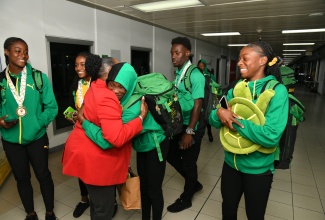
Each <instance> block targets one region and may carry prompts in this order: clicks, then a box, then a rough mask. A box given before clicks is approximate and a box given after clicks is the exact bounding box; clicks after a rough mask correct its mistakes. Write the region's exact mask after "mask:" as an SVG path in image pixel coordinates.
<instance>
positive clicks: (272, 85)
mask: <svg viewBox="0 0 325 220" xmlns="http://www.w3.org/2000/svg"><path fill="white" fill-rule="evenodd" d="M278 85H280V82H279V81H277V80H273V79H271V80H269V81H267V82H266V83H265V84H264V85H263V87H262V89H261V93H262V92H264V91H265V90H266V89H273V90H274V89H275V87H277V86H278Z"/></svg>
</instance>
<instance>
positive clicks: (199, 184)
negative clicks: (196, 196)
mask: <svg viewBox="0 0 325 220" xmlns="http://www.w3.org/2000/svg"><path fill="white" fill-rule="evenodd" d="M202 189H203V185H202V184H201V183H200V182H199V181H198V182H197V183H196V186H195V190H194V193H197V192H199V191H201V190H202Z"/></svg>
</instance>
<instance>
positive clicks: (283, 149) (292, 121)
mask: <svg viewBox="0 0 325 220" xmlns="http://www.w3.org/2000/svg"><path fill="white" fill-rule="evenodd" d="M279 84H280V83H279V82H278V81H276V80H270V81H269V82H267V83H266V84H265V88H262V91H261V93H262V92H263V91H264V90H266V89H273V90H274V89H275V87H276V86H277V85H279ZM288 95H289V114H288V122H287V125H286V128H285V130H284V132H283V134H282V136H281V139H280V143H279V148H278V149H279V150H280V152H279V153H278V154H276V158H275V161H274V168H276V169H289V167H290V163H291V160H292V158H293V151H294V147H295V143H296V136H297V129H298V124H299V122H302V121H304V120H305V118H304V113H305V111H306V110H305V107H304V105H303V104H302V103H301V102H300V101H299V100H298V99H297V98H296V97H294V96H293V95H292V94H290V93H289V94H288Z"/></svg>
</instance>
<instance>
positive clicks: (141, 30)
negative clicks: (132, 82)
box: [0, 0, 229, 147]
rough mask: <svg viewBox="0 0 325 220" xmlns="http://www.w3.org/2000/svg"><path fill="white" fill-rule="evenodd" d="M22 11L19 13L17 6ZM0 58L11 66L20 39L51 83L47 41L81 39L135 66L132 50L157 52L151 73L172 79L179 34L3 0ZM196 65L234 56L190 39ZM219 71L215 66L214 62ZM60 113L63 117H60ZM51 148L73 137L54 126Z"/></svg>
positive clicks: (55, 2) (56, 1)
mask: <svg viewBox="0 0 325 220" xmlns="http://www.w3.org/2000/svg"><path fill="white" fill-rule="evenodd" d="M18 6H19V9H21V11H17V7H18ZM0 9H1V12H2V13H0V43H1V47H0V56H1V62H2V67H3V68H4V67H5V61H4V56H3V46H2V45H3V42H4V41H5V39H7V38H8V37H13V36H16V37H20V38H22V39H24V40H25V41H26V42H27V44H28V46H29V55H30V60H29V62H30V63H31V64H32V65H33V66H34V67H35V68H37V69H40V70H42V71H43V72H45V73H46V74H48V76H49V78H50V80H51V76H52V74H55V73H51V64H50V53H49V52H50V51H49V48H48V41H47V38H46V37H56V38H62V39H78V40H85V41H88V42H93V52H94V53H97V54H99V55H101V54H107V55H111V53H112V50H113V51H120V55H121V57H120V59H121V61H126V62H130V61H131V60H130V59H131V47H132V46H134V47H143V48H148V49H152V62H151V71H153V72H161V73H163V74H165V75H166V77H167V78H168V79H170V80H172V79H173V78H174V75H173V73H174V67H173V65H172V62H171V58H170V48H171V40H172V38H175V37H177V36H179V34H177V33H174V32H171V31H166V30H164V29H162V28H158V27H153V26H151V25H147V24H144V23H140V22H138V21H133V20H130V19H127V18H123V17H120V16H117V15H114V14H110V13H107V12H103V11H99V10H95V9H92V8H89V7H86V6H82V5H79V4H75V3H72V2H69V1H66V0H28V1H21V0H1V1H0ZM190 40H191V43H192V54H194V60H193V61H194V63H196V62H197V61H198V59H200V57H201V56H202V55H209V56H213V57H214V62H216V59H217V58H220V56H221V55H226V56H229V54H226V53H229V51H223V50H221V49H220V48H218V47H216V46H213V45H210V44H207V43H205V42H201V41H197V40H195V39H192V38H190ZM214 68H215V63H214ZM59 114H62V113H61V112H59ZM48 134H49V138H50V145H51V146H52V147H53V146H57V145H60V144H63V143H64V142H65V140H66V138H67V137H68V135H69V132H66V133H62V134H59V135H54V132H53V126H52V124H50V125H49V127H48Z"/></svg>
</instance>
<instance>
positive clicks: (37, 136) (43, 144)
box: [0, 37, 58, 220]
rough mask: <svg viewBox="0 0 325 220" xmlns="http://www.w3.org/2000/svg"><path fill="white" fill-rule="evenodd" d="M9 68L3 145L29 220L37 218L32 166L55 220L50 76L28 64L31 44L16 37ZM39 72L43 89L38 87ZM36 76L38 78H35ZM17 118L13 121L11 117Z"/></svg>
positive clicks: (1, 80) (3, 78)
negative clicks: (49, 129) (49, 132)
mask: <svg viewBox="0 0 325 220" xmlns="http://www.w3.org/2000/svg"><path fill="white" fill-rule="evenodd" d="M4 51H5V58H6V64H7V68H6V69H5V70H4V71H3V72H2V73H0V87H1V97H0V99H1V105H0V113H1V116H0V131H1V137H2V145H3V148H4V151H5V152H6V156H7V158H8V161H9V164H10V166H11V168H12V171H13V174H14V177H15V180H16V181H17V188H18V192H19V196H20V199H21V201H22V203H23V206H24V209H25V211H26V213H27V216H26V219H27V220H37V219H38V217H37V215H36V212H35V210H34V199H33V188H32V184H31V181H30V178H31V173H30V165H31V166H32V167H33V170H34V172H35V176H36V178H37V180H38V182H39V184H40V188H41V193H42V196H43V200H44V203H45V209H46V216H45V219H46V220H55V219H56V217H55V214H54V212H53V208H54V185H53V180H52V176H51V172H50V171H49V169H48V151H49V140H48V137H47V134H46V128H47V126H48V125H49V124H50V123H51V121H52V120H53V119H54V118H55V117H56V115H57V113H58V106H57V103H56V100H55V97H54V93H53V90H52V87H51V84H50V81H49V79H48V78H47V76H46V75H45V74H44V73H41V72H38V71H37V72H36V70H34V69H33V68H32V66H31V65H30V64H29V63H27V61H28V59H29V55H28V45H27V43H26V42H25V41H24V40H23V39H21V38H16V37H10V38H8V39H7V40H6V41H5V43H4ZM34 74H35V75H36V74H41V76H42V80H41V82H42V84H43V86H42V89H41V91H38V90H37V89H36V85H38V84H36V82H37V81H36V80H34V79H33V77H34V76H35V75H34ZM35 78H36V77H35ZM9 119H10V120H13V121H12V122H9V121H8V120H9Z"/></svg>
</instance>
